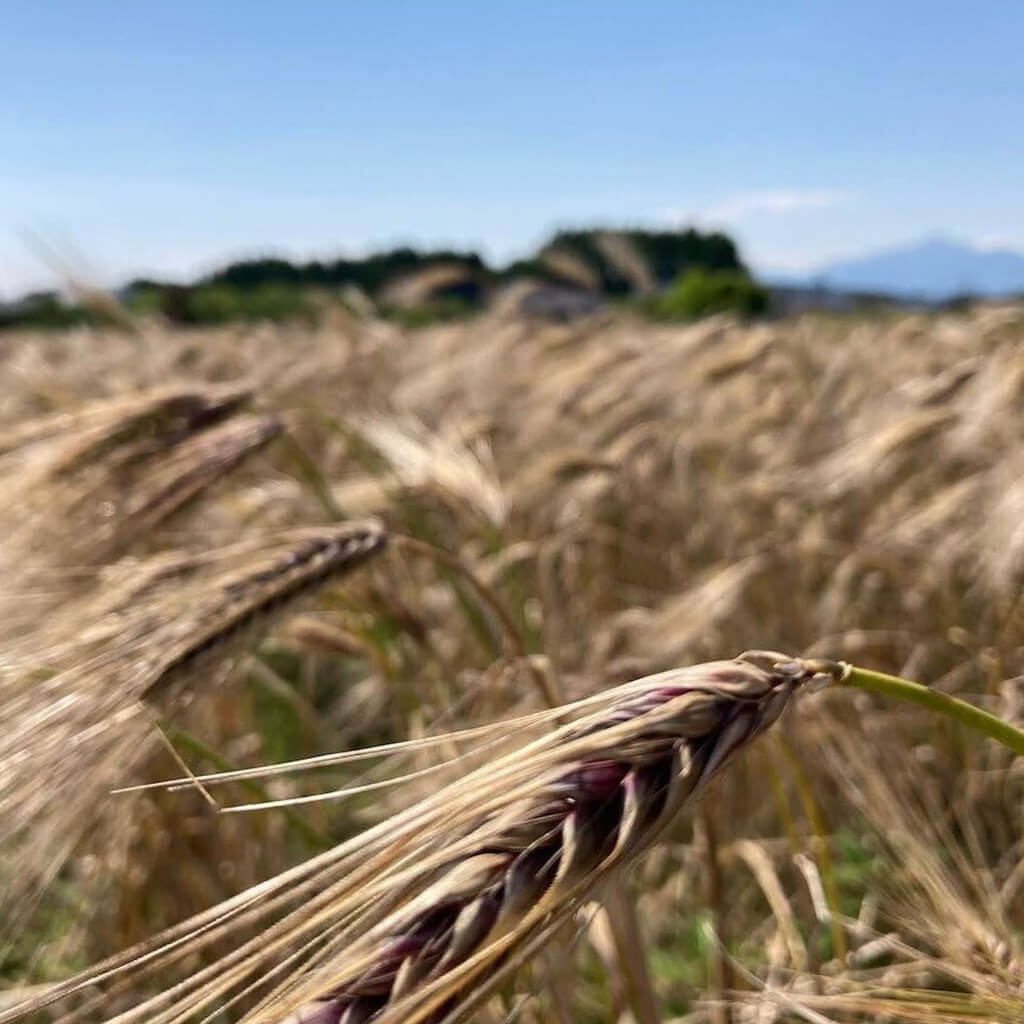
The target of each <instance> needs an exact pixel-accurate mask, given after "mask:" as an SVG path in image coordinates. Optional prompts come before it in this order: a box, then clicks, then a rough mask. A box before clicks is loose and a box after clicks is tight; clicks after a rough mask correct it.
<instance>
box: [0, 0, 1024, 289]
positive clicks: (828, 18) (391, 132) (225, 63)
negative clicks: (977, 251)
mask: <svg viewBox="0 0 1024 1024" xmlns="http://www.w3.org/2000/svg"><path fill="white" fill-rule="evenodd" d="M0 25H2V29H0V32H2V39H0V294H4V293H6V294H11V293H14V292H17V291H19V290H21V289H22V288H23V287H26V286H28V285H30V284H31V285H35V284H37V283H42V282H43V281H45V279H46V278H47V276H48V275H49V273H50V271H49V270H48V269H47V262H46V261H45V260H42V259H41V258H40V256H39V254H38V246H35V245H32V244H29V243H28V242H27V241H26V234H32V235H34V236H36V237H41V238H43V239H45V240H46V242H47V244H48V245H50V246H51V247H53V248H55V249H57V250H58V251H59V252H60V253H62V254H63V256H64V258H65V259H66V260H67V261H68V262H70V263H71V264H72V269H74V270H77V271H85V272H87V273H89V274H91V275H92V276H93V277H94V278H95V279H97V280H100V281H103V282H114V281H117V280H121V279H124V278H125V277H127V276H129V275H131V274H134V273H137V272H142V271H149V272H155V273H167V274H175V275H187V274H191V273H195V272H197V271H201V270H203V269H206V268H207V267H209V266H211V265H214V264H216V263H218V262H220V261H222V260H224V259H226V258H229V257H233V256H235V255H238V254H242V253H251V252H262V251H280V252H284V253H286V254H290V255H295V256H306V255H323V254H330V253H334V252H338V251H349V252H354V251H355V252H357V251H360V250H365V249H366V248H368V247H373V246H377V245H384V244H390V243H392V242H395V241H411V242H418V243H423V244H455V245H459V246H473V247H479V248H481V249H482V250H483V251H484V252H485V253H487V254H488V255H489V256H491V257H492V258H496V259H502V258H506V257H508V256H511V255H515V254H518V253H521V252H523V251H525V250H526V249H528V248H529V247H530V246H533V245H535V244H536V243H538V242H539V241H540V240H541V239H542V238H543V237H544V236H545V235H546V234H547V233H548V232H550V231H551V230H552V229H553V228H555V227H557V226H559V225H568V224H586V223H592V222H601V223H610V224H647V225H667V224H673V223H690V222H693V223H698V224H702V225H712V224H713V225H718V226H723V227H725V228H727V229H728V230H730V231H732V232H733V233H734V234H735V236H736V237H737V238H738V240H739V241H740V243H741V246H742V248H743V251H744V254H745V255H746V256H747V258H748V260H749V262H751V263H752V264H753V265H754V266H755V267H756V268H758V269H762V270H772V269H787V268H803V267H812V266H814V265H816V264H820V263H821V262H824V261H827V260H829V259H831V258H834V257H837V256H845V255H849V254H853V253H858V252H861V251H863V250H865V249H869V248H874V247H878V246H884V245H887V244H892V243H897V242H903V241H907V240H910V239H914V238H918V237H921V236H924V235H931V234H935V233H943V234H947V235H951V236H955V237H958V238H962V239H964V240H967V241H971V242H975V243H979V244H982V245H995V244H1002V245H1007V246H1013V247H1019V248H1024V189H1022V171H1024V131H1022V130H1021V128H1020V124H1021V122H1022V121H1024V75H1022V74H1021V70H1020V45H1021V40H1022V39H1024V4H1021V3H1019V2H1005V3H1004V2H999V3H997V2H987V0H979V2H975V3H972V4H963V3H956V4H954V3H947V2H941V0H931V2H927V3H926V2H902V3H901V2H889V3H881V2H875V0H862V2H858V3H826V2H819V3H814V4H811V3H795V2H788V0H772V2H770V3H766V2H758V3H754V2H744V3H740V2H730V0H722V2H719V3H699V4H698V3H683V2H678V0H677V2H675V3H653V2H634V3H631V4H624V3H617V4H611V3H603V2H591V3H582V2H581V3H559V2H557V0H549V2H535V0H528V2H520V3H515V4H508V3H507V4H496V3H493V2H492V3H486V2H483V3H481V2H477V3H463V2H451V0H435V2H433V3H429V4H428V3H425V2H423V3H397V2H391V0H360V2H345V0H336V2H333V3H326V2H324V3H304V2H298V0H296V2H293V3H291V4H284V3H280V2H276V3H262V2H253V0H245V2H243V0H230V2H229V0H205V2H194V0H179V2H177V3H173V4H168V3H155V2H154V3H149V2H140V3H129V2H127V0H120V2H117V3H112V2H102V0H92V2H89V3H83V2H81V0H70V2H60V0H50V2H48V3H46V4H42V3H39V4H31V3H27V2H24V0H18V2H12V0H0Z"/></svg>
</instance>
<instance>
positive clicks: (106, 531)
mask: <svg viewBox="0 0 1024 1024" xmlns="http://www.w3.org/2000/svg"><path fill="white" fill-rule="evenodd" d="M0 487H2V490H0V493H2V495H3V501H2V502H0V570H2V579H3V585H2V587H0V641H2V642H0V908H2V909H0V1022H8V1021H11V1022H13V1021H17V1020H32V1021H51V1020H60V1021H66V1022H71V1021H112V1020H117V1021H119V1022H123V1024H128V1022H136V1021H137V1022H157V1024H162V1022H167V1024H170V1022H185V1021H190V1022H198V1021H209V1022H217V1024H222V1022H223V1024H226V1022H230V1021H243V1020H244V1021H246V1022H264V1024H284V1022H287V1024H357V1022H364V1021H371V1020H372V1021H374V1022H390V1024H397V1022H427V1021H456V1020H464V1019H473V1020H478V1021H481V1022H486V1024H499V1022H502V1021H523V1022H530V1024H532V1022H537V1024H540V1022H557V1024H569V1022H572V1021H579V1022H584V1024H600V1022H617V1024H655V1022H658V1021H664V1022H669V1021H674V1022H682V1021H687V1022H693V1024H698V1022H707V1024H727V1022H736V1024H746V1022H749V1024H775V1022H780V1024H781V1022H788V1021H807V1022H811V1024H821V1022H828V1021H833V1022H859V1021H866V1022H871V1024H897V1022H899V1024H902V1022H906V1024H938V1022H942V1024H989V1022H1006V1024H1009V1022H1019V1021H1020V1020H1022V1019H1024V974H1022V971H1024V959H1022V952H1024V868H1022V854H1024V849H1022V844H1021V838H1020V837H1021V825H1022V807H1024V803H1022V798H1024V779H1022V775H1021V771H1020V766H1019V764H1018V763H1017V762H1016V761H1015V760H1014V758H1013V755H1012V754H1011V753H1010V752H1009V751H1007V750H1006V749H1004V748H1003V747H1001V746H998V745H996V744H995V743H993V742H992V741H991V740H987V739H983V738H981V737H979V736H977V735H975V734H973V733H971V732H968V731H966V730H964V729H963V728H962V727H961V726H959V725H957V724H955V723H951V722H950V721H949V720H948V719H945V718H941V717H937V716H933V715H929V714H928V713H927V712H926V711H924V710H922V709H921V708H917V707H912V706H910V705H906V704H900V703H894V702H891V701H885V700H883V699H881V698H879V697H878V696H876V695H872V694H868V693H864V692H859V691H856V690H852V689H846V688H843V687H838V686H821V685H820V684H821V683H823V682H826V681H827V680H826V679H825V678H823V673H821V672H818V671H815V670H814V668H813V665H814V664H815V663H814V661H813V660H807V659H830V660H843V661H849V662H855V663H856V664H858V665H864V666H867V667H869V668H873V669H877V670H880V671H885V672H890V673H894V674H898V675H901V676H903V677H907V678H909V679H914V680H918V681H920V682H922V683H925V684H927V685H929V686H931V687H932V688H934V689H935V690H938V691H941V692H943V693H947V694H950V695H953V696H956V697H960V698H962V699H965V700H967V701H970V702H972V703H974V704H977V705H980V706H982V707H984V708H986V709H988V710H989V711H991V712H993V713H994V714H996V715H998V716H999V717H1000V718H1002V719H1004V720H1006V721H1009V722H1011V723H1017V724H1024V596H1022V595H1024V590H1022V581H1024V307H1021V306H1015V305H979V306H977V307H975V308H973V309H970V310H967V311H964V312H956V313H954V312H943V313H934V314H913V315H911V314H898V315H897V314H878V315H873V316H867V315H864V316H856V317H854V316H838V315H823V314H822V315H819V314H806V315H803V316H800V317H794V318H789V319H782V320H776V321H766V322H760V323H750V324H745V323H741V322H739V321H737V320H734V319H731V318H729V317H726V316H719V317H711V318H708V319H705V320H702V321H699V322H696V323H693V324H690V325H687V326H657V325H653V324H651V323H650V322H647V321H644V320H642V319H639V318H634V317H633V316H632V315H631V314H629V313H628V312H625V311H621V310H613V311H600V312H597V313H594V314H592V315H589V316H585V317H582V318H580V319H577V320H574V321H572V322H570V323H566V324H553V323H546V322H540V321H536V320H530V319H527V318H524V317H522V316H520V315H518V314H515V313H513V312H509V311H504V312H503V311H501V310H493V311H491V312H489V313H486V314H484V315H481V316H477V317H474V318H472V319H467V320H464V321H460V322H458V323H454V324H439V325H435V326H429V327H425V328H422V329H419V330H410V329H405V328H403V327H401V326H400V325H398V324H396V323H394V322H389V321H385V320H378V319H375V318H374V317H373V316H372V315H369V314H364V315H362V316H357V315H355V314H353V313H351V312H348V311H346V310H345V309H343V308H341V307H338V308H334V309H330V310H327V311H325V312H324V314H323V316H322V318H321V319H320V320H319V322H318V323H317V324H316V325H313V326H310V325H295V326H281V325H270V324H266V325H244V326H229V327H223V328H217V329H194V330H187V329H171V328H169V327H167V326H164V325H161V323H159V322H156V321H145V320H139V321H138V322H126V323H125V324H124V325H123V326H122V328H119V329H118V328H108V329H95V328H78V329H74V330H69V331H52V332H44V333H5V334H2V335H0ZM748 651H761V652H765V651H767V652H784V653H783V654H780V655H765V654H761V655H751V656H750V657H748V658H745V659H740V660H736V659H737V656H739V655H741V654H742V653H743V652H748ZM796 658H802V659H805V660H804V661H795V660H793V659H796ZM822 663H823V664H824V662H822ZM808 666H811V667H810V668H809V667H808ZM824 675H827V672H826V673H824ZM652 676H653V677H655V678H654V679H653V680H652V679H650V678H649V677H652ZM769 726H771V727H770V728H769ZM762 734H763V735H762ZM755 739H756V741H755ZM168 780H180V781H179V783H178V784H177V785H176V786H169V785H155V784H156V783H166V782H167V781H168Z"/></svg>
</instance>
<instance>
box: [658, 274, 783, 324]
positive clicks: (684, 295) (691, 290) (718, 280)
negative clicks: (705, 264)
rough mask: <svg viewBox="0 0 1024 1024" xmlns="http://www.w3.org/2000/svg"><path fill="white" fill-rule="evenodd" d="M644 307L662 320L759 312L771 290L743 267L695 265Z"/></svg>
mask: <svg viewBox="0 0 1024 1024" xmlns="http://www.w3.org/2000/svg"><path fill="white" fill-rule="evenodd" d="M644 308H645V309H646V310H647V311H648V312H649V313H650V314H651V315H653V316H654V317H655V318H657V319H661V320H695V319H697V318H698V317H702V316H708V315H710V314H712V313H739V314H740V315H741V316H756V315H757V314H759V313H763V312H764V311H765V310H766V309H767V308H768V293H767V291H765V289H764V288H762V287H761V286H760V285H759V284H757V283H756V282H754V281H752V280H751V279H750V278H749V277H748V276H747V275H746V274H744V273H741V272H740V271H735V270H704V269H702V268H696V267H695V268H693V269H691V270H688V271H687V272H686V273H685V274H683V275H682V276H681V277H680V278H679V279H678V280H677V281H676V283H675V284H674V285H672V287H671V288H669V289H668V290H667V291H666V292H664V293H663V294H661V295H658V296H655V297H654V298H653V299H651V300H650V301H649V302H647V303H645V305H644Z"/></svg>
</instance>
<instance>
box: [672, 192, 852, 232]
mask: <svg viewBox="0 0 1024 1024" xmlns="http://www.w3.org/2000/svg"><path fill="white" fill-rule="evenodd" d="M848 198H849V197H848V196H847V194H846V193H845V192H840V191H838V190H836V189H824V188H819V189H762V190H758V191H753V192H737V193H736V194H734V195H731V196H726V197H725V198H724V199H722V200H720V201H718V202H716V203H712V204H711V205H710V206H707V207H704V208H703V209H700V210H693V211H686V210H683V209H679V208H676V209H672V210H669V211H668V212H667V214H666V219H667V220H669V221H670V222H671V223H673V224H681V223H697V224H706V225H713V224H735V223H738V222H743V221H747V220H750V219H751V218H754V217H759V216H763V215H768V216H772V217H788V216H790V215H792V214H799V213H812V212H814V211H817V210H828V209H831V208H832V207H835V206H839V205H841V204H842V203H844V202H845V201H846V200H847V199H848Z"/></svg>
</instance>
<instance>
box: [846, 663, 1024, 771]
mask: <svg viewBox="0 0 1024 1024" xmlns="http://www.w3.org/2000/svg"><path fill="white" fill-rule="evenodd" d="M839 684H840V685H841V686H855V687H856V688H857V689H858V690H866V691H867V692H868V693H878V694H881V695H882V696H883V697H893V698H895V699H896V700H905V701H910V702H911V703H912V704H920V705H921V706H922V707H925V708H928V710H929V711H937V712H938V713H939V714H940V715H945V716H946V717H947V718H952V719H955V720H956V721H958V722H961V723H962V724H963V725H966V726H968V727H969V728H971V729H974V730H976V731H977V732H980V733H982V734H984V735H985V736H988V737H990V738H991V739H994V740H997V741H998V742H1000V743H1002V745H1003V746H1004V747H1008V748H1009V749H1010V750H1012V751H1013V752H1014V753H1015V754H1024V732H1022V731H1021V730H1020V729H1018V728H1017V727H1016V726H1014V725H1011V724H1010V723H1009V722H1006V721H1003V719H1001V718H997V717H996V716H995V715H990V714H989V713H988V712H987V711H983V710H982V709H981V708H979V707H977V706H976V705H974V704H968V703H967V701H964V700H959V699H958V698H956V697H950V696H948V695H947V694H945V693H940V692H939V691H938V690H929V689H928V687H927V686H922V685H921V684H920V683H912V682H910V681H909V680H907V679H900V678H899V677H898V676H889V675H886V674H885V673H884V672H872V671H871V670H870V669H866V668H858V667H857V666H856V665H848V666H845V671H844V672H843V675H842V677H841V678H840V679H839Z"/></svg>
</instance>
